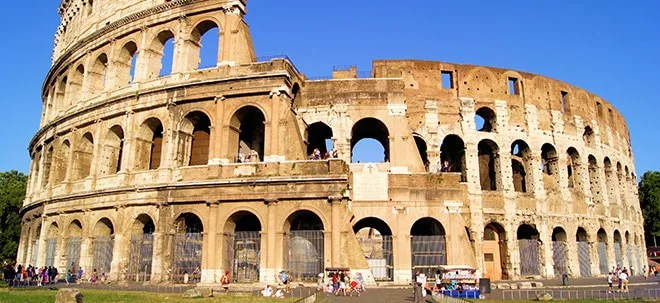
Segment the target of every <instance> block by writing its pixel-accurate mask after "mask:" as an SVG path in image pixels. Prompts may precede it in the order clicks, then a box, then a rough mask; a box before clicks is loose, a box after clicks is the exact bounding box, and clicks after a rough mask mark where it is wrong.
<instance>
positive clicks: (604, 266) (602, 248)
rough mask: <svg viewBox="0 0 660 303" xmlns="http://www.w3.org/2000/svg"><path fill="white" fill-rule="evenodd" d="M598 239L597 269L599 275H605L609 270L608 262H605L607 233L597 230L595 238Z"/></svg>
mask: <svg viewBox="0 0 660 303" xmlns="http://www.w3.org/2000/svg"><path fill="white" fill-rule="evenodd" d="M596 237H597V238H598V265H599V266H598V267H599V269H600V274H601V275H606V274H607V273H608V270H609V261H608V260H607V233H606V232H605V230H604V229H602V228H601V229H599V230H598V234H597V236H596Z"/></svg>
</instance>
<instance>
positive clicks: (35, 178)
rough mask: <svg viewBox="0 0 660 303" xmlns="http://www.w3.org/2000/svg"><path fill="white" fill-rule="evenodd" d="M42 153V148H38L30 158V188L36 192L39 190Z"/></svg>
mask: <svg viewBox="0 0 660 303" xmlns="http://www.w3.org/2000/svg"><path fill="white" fill-rule="evenodd" d="M42 152H43V147H42V146H38V147H37V149H36V151H35V152H34V155H33V156H32V176H31V177H30V187H31V188H32V191H36V190H37V189H39V188H41V185H40V184H39V178H40V177H39V176H40V175H39V172H41V156H42V155H41V154H42Z"/></svg>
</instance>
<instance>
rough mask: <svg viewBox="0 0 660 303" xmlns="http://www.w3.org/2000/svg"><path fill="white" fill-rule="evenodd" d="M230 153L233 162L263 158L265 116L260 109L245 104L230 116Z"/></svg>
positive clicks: (258, 160)
mask: <svg viewBox="0 0 660 303" xmlns="http://www.w3.org/2000/svg"><path fill="white" fill-rule="evenodd" d="M229 123H230V126H229V145H228V146H229V148H230V155H231V156H233V157H236V158H235V159H234V160H235V162H239V163H245V162H261V161H262V160H263V159H264V146H265V145H266V144H265V132H266V125H265V123H266V118H265V116H264V114H263V112H261V110H260V109H258V108H256V107H254V106H245V107H243V108H241V109H239V110H238V111H236V113H235V114H234V115H233V116H232V117H231V120H230V122H229Z"/></svg>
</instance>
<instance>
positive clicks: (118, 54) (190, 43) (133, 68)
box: [44, 19, 220, 112]
mask: <svg viewBox="0 0 660 303" xmlns="http://www.w3.org/2000/svg"><path fill="white" fill-rule="evenodd" d="M219 29H220V26H219V25H218V22H217V21H215V20H211V19H206V20H203V21H200V22H198V23H197V24H196V25H195V26H193V27H192V30H191V32H190V33H187V35H186V38H185V40H184V38H181V37H177V35H175V33H177V31H176V30H173V29H164V30H161V31H160V32H158V33H157V34H155V35H154V36H152V37H151V38H147V40H146V41H144V42H140V41H138V40H135V39H131V40H128V41H126V42H124V43H123V44H122V45H121V46H120V47H119V48H118V49H102V50H100V51H98V52H96V55H95V57H93V59H92V60H90V61H85V59H81V60H80V62H78V63H75V64H72V66H75V68H72V69H71V70H65V71H62V72H61V73H60V75H59V76H58V77H57V78H56V79H55V80H53V82H52V83H51V84H50V89H49V90H48V92H47V94H48V103H47V104H48V107H49V109H47V110H55V111H61V110H64V109H66V108H68V107H70V106H72V105H74V104H75V102H78V101H81V100H84V99H85V98H89V97H93V96H95V95H97V94H98V93H100V92H102V91H105V90H112V89H117V88H120V87H123V86H125V85H128V84H130V83H132V82H134V81H148V80H153V79H156V78H158V77H161V76H166V75H169V74H170V73H172V72H173V71H174V72H178V71H184V70H186V69H191V70H192V69H202V68H208V67H215V66H216V65H217V62H218V58H219V52H218V50H219V45H220V38H219V37H220V32H219ZM108 48H109V47H108ZM109 54H110V55H109ZM188 62H194V64H195V65H194V66H190V65H191V64H190V63H188ZM44 112H45V111H44Z"/></svg>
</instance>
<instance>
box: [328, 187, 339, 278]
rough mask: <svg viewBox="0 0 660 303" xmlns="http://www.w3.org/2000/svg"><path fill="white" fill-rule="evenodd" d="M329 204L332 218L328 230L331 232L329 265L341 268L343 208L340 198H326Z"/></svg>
mask: <svg viewBox="0 0 660 303" xmlns="http://www.w3.org/2000/svg"><path fill="white" fill-rule="evenodd" d="M328 200H329V202H330V204H331V209H332V218H331V221H332V222H331V223H330V224H331V226H330V228H328V229H329V230H331V231H332V240H331V247H332V255H331V256H332V257H331V260H332V261H331V264H332V266H333V267H339V266H341V261H342V260H341V226H342V224H341V209H342V207H343V203H342V197H341V196H333V197H329V198H328Z"/></svg>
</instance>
